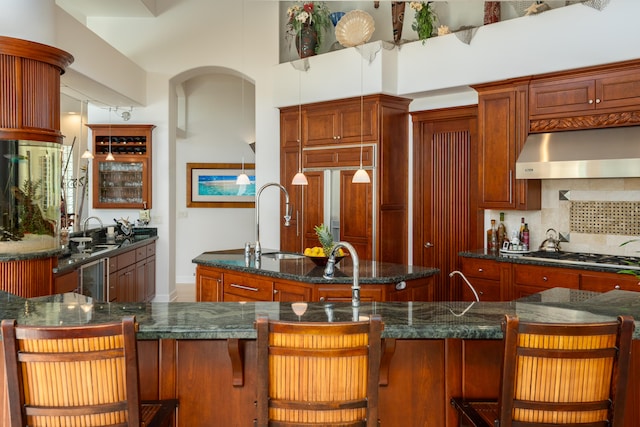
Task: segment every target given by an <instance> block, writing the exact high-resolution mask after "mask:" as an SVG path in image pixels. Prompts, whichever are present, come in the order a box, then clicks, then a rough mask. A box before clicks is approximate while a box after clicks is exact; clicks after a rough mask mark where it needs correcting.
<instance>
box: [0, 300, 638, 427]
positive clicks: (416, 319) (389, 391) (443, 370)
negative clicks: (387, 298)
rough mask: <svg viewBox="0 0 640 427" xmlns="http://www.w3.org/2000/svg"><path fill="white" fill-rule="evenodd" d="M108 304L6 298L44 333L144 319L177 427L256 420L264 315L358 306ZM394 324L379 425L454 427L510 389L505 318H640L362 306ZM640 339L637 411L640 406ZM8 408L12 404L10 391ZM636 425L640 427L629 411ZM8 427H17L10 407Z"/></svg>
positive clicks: (603, 305) (153, 394)
mask: <svg viewBox="0 0 640 427" xmlns="http://www.w3.org/2000/svg"><path fill="white" fill-rule="evenodd" d="M292 305H293V304H292V303H282V302H223V303H202V302H201V303H177V302H174V303H118V302H115V303H102V302H100V303H97V302H94V301H92V300H91V299H90V298H87V297H85V296H82V295H78V294H71V293H67V294H59V295H52V296H46V297H40V298H32V299H24V298H21V297H17V296H14V295H11V294H8V293H1V294H0V310H1V311H2V317H3V318H15V319H17V321H18V323H23V324H34V325H77V324H85V323H100V322H106V321H112V320H119V319H120V318H122V316H125V315H135V316H136V319H137V320H138V322H139V326H140V328H139V333H138V339H139V357H140V370H141V389H142V397H143V398H144V399H154V398H158V397H161V398H172V397H175V398H178V399H179V400H180V406H179V408H178V412H177V414H178V415H177V420H178V424H177V425H178V426H190V427H198V426H202V427H204V426H212V425H225V426H246V425H252V420H253V419H254V417H255V406H254V401H255V398H256V392H255V386H256V352H255V337H256V333H255V331H254V328H253V322H254V320H255V319H256V316H257V315H258V314H263V313H264V314H268V315H269V317H270V318H273V319H281V320H288V321H298V320H301V321H311V322H314V321H318V322H326V321H328V320H332V321H335V322H340V321H349V320H351V319H352V315H353V308H352V306H351V304H350V303H341V302H308V303H304V304H303V307H302V310H301V309H300V307H297V308H296V311H295V312H294V310H293V307H292ZM374 313H375V314H379V315H381V317H382V320H383V322H384V331H383V339H384V343H383V352H384V353H383V357H382V364H381V365H382V366H381V377H380V388H379V415H380V419H381V422H382V425H385V426H403V427H404V426H451V427H453V426H455V425H457V424H456V421H457V418H456V414H455V411H454V410H453V408H452V407H451V406H450V405H449V403H448V402H449V400H450V397H452V396H464V397H474V398H482V397H491V396H495V395H496V393H497V390H498V385H499V378H500V375H499V367H500V358H501V337H502V332H501V322H502V319H503V317H504V315H505V314H516V315H518V316H519V317H520V318H522V319H524V320H530V321H544V322H569V323H571V322H592V321H601V320H610V319H612V318H615V317H616V316H618V315H621V314H628V315H632V316H634V318H636V319H638V318H640V297H639V296H638V294H637V293H634V292H628V291H620V290H615V291H610V292H607V293H596V292H588V291H580V290H572V289H561V288H554V289H550V290H547V291H544V292H541V293H537V294H535V295H531V296H528V297H526V298H521V299H518V300H515V301H510V302H369V303H367V302H363V303H362V304H361V306H360V307H359V314H360V316H368V315H371V314H374ZM639 354H640V331H639V330H638V329H636V331H635V335H634V346H633V357H634V360H633V362H632V363H633V364H632V372H631V375H630V388H629V390H628V393H629V395H628V402H637V401H638V400H639V399H640V380H639V379H638V378H640V375H639V374H640V357H638V355H639ZM2 390H3V391H2V394H3V395H2V396H1V399H0V401H2V402H5V401H6V397H5V396H4V388H3V389H2ZM627 406H628V407H627V417H626V424H625V425H627V426H635V425H638V423H639V422H640V412H639V409H640V408H638V407H637V405H627ZM2 408H3V414H2V419H3V420H4V423H3V425H7V417H8V414H7V413H6V409H5V408H6V406H5V405H3V406H2Z"/></svg>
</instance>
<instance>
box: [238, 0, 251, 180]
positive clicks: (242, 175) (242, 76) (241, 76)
mask: <svg viewBox="0 0 640 427" xmlns="http://www.w3.org/2000/svg"><path fill="white" fill-rule="evenodd" d="M242 28H244V0H242ZM241 47H242V70H240V78H241V79H242V81H241V85H242V86H241V97H242V98H241V106H242V111H241V119H240V120H241V121H240V130H241V132H243V131H244V74H243V73H244V31H243V32H242V42H241ZM249 184H251V180H250V179H249V175H247V174H246V173H245V171H244V156H242V173H241V174H240V175H238V177H237V178H236V185H249Z"/></svg>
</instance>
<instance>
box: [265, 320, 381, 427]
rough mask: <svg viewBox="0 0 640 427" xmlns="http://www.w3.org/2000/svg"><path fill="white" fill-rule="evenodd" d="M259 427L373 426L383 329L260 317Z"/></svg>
mask: <svg viewBox="0 0 640 427" xmlns="http://www.w3.org/2000/svg"><path fill="white" fill-rule="evenodd" d="M256 329H257V333H258V341H257V347H258V350H257V351H258V354H257V360H258V391H257V408H258V415H257V420H256V423H255V424H256V425H257V426H258V427H267V426H272V427H293V426H341V427H343V426H344V427H347V426H350V427H355V426H362V427H365V426H366V427H371V426H376V425H378V407H377V405H378V377H379V373H380V357H381V339H380V334H381V331H382V329H383V324H382V321H381V319H380V316H378V315H373V316H371V317H370V319H369V320H367V321H359V322H340V323H338V322H336V323H327V322H325V323H311V322H281V321H269V319H268V318H267V317H266V316H259V317H258V319H257V321H256Z"/></svg>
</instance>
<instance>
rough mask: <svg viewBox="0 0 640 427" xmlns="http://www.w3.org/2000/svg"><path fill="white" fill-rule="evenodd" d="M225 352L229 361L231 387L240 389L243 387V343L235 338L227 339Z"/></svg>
mask: <svg viewBox="0 0 640 427" xmlns="http://www.w3.org/2000/svg"><path fill="white" fill-rule="evenodd" d="M227 350H228V351H229V359H231V371H232V380H233V386H234V387H242V386H244V342H243V341H241V340H239V339H237V338H229V339H228V340H227Z"/></svg>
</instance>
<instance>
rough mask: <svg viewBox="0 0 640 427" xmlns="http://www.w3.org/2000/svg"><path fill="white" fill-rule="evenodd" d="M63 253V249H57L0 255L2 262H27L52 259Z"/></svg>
mask: <svg viewBox="0 0 640 427" xmlns="http://www.w3.org/2000/svg"><path fill="white" fill-rule="evenodd" d="M62 252H63V249H62V248H56V249H48V250H44V251H38V252H29V253H6V254H0V262H9V261H26V260H30V259H41V258H51V257H57V256H60V254H62Z"/></svg>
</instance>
